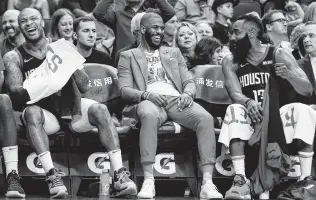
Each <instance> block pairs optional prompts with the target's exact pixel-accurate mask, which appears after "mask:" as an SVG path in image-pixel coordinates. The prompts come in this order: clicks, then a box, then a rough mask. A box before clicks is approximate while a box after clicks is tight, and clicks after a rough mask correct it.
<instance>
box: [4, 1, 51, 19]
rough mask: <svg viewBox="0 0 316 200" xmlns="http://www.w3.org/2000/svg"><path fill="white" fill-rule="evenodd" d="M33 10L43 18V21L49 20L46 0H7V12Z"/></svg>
mask: <svg viewBox="0 0 316 200" xmlns="http://www.w3.org/2000/svg"><path fill="white" fill-rule="evenodd" d="M28 7H30V8H35V9H37V10H38V11H39V12H40V13H41V14H42V16H43V18H44V19H49V18H50V15H49V5H48V1H47V0H8V7H7V8H8V10H12V9H15V10H20V11H21V10H23V9H24V8H28Z"/></svg>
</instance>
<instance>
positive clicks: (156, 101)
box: [118, 13, 222, 199]
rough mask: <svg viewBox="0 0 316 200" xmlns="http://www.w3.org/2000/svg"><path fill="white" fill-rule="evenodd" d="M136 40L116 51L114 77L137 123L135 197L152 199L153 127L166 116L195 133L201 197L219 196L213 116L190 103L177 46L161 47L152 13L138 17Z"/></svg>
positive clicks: (159, 26) (191, 91)
mask: <svg viewBox="0 0 316 200" xmlns="http://www.w3.org/2000/svg"><path fill="white" fill-rule="evenodd" d="M140 33H141V42H140V45H139V47H138V48H135V49H131V50H128V51H125V52H122V53H121V57H120V60H119V64H118V82H119V88H120V93H121V96H122V98H123V99H125V100H127V101H129V102H130V105H129V106H128V108H134V113H133V114H135V115H136V116H137V118H138V119H139V121H140V123H141V129H140V137H139V138H140V154H141V162H142V165H143V170H144V176H145V179H144V183H143V186H142V189H141V191H140V192H139V193H138V198H153V197H154V196H155V185H154V176H153V165H154V163H155V155H156V149H157V129H158V127H159V126H160V125H162V124H163V123H164V122H165V121H166V120H167V118H168V119H171V120H173V121H175V122H177V123H179V124H180V125H182V126H184V127H186V128H189V129H193V130H194V131H196V134H197V141H198V148H199V153H200V157H201V163H202V172H203V185H202V187H201V193H200V197H201V198H207V199H211V198H222V195H221V194H220V193H219V192H218V190H217V188H216V186H215V185H214V184H213V182H212V173H213V169H214V164H215V151H216V144H215V143H216V140H215V133H214V125H213V123H214V122H213V117H212V116H211V115H210V114H209V113H208V112H207V111H205V110H204V109H203V108H202V107H201V106H199V105H198V104H196V103H194V102H193V97H194V95H195V92H196V85H195V83H194V81H193V79H192V77H191V75H190V73H189V72H188V69H187V66H186V64H185V61H184V58H183V56H182V55H181V53H180V50H179V49H177V48H171V47H161V42H162V39H163V35H164V23H163V20H162V18H161V17H160V16H159V15H158V14H156V13H146V14H145V15H144V16H143V17H142V19H141V27H140Z"/></svg>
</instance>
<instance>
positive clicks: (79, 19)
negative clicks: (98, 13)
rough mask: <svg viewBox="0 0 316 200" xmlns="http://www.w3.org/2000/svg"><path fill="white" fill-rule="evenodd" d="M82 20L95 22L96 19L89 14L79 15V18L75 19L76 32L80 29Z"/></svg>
mask: <svg viewBox="0 0 316 200" xmlns="http://www.w3.org/2000/svg"><path fill="white" fill-rule="evenodd" d="M80 22H94V23H95V20H94V19H93V18H92V17H89V16H84V17H79V18H77V19H75V21H74V28H73V29H74V32H77V31H78V29H79V24H80Z"/></svg>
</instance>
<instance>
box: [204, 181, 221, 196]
mask: <svg viewBox="0 0 316 200" xmlns="http://www.w3.org/2000/svg"><path fill="white" fill-rule="evenodd" d="M200 198H201V199H223V195H222V194H221V193H219V191H218V189H217V187H216V186H215V185H214V184H213V182H212V181H211V180H208V181H205V180H203V184H202V186H201V192H200Z"/></svg>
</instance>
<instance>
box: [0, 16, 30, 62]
mask: <svg viewBox="0 0 316 200" xmlns="http://www.w3.org/2000/svg"><path fill="white" fill-rule="evenodd" d="M19 14H20V11H18V10H7V11H6V12H5V13H4V14H3V16H2V30H3V33H4V34H5V37H4V38H2V39H0V52H1V55H2V56H3V55H4V54H6V53H7V52H9V51H11V50H12V49H14V48H16V47H18V46H20V45H21V44H22V43H23V42H24V36H23V34H22V33H21V31H20V27H19V24H18V16H19Z"/></svg>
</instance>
